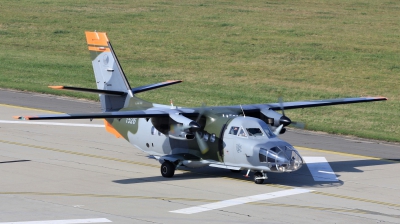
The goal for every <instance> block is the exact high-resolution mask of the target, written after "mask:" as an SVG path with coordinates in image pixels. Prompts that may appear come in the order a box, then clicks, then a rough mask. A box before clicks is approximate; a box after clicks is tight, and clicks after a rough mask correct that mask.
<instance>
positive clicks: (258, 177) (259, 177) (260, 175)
mask: <svg viewBox="0 0 400 224" xmlns="http://www.w3.org/2000/svg"><path fill="white" fill-rule="evenodd" d="M266 179H268V177H267V173H264V172H260V171H257V172H255V173H254V183H256V184H262V183H264V180H266Z"/></svg>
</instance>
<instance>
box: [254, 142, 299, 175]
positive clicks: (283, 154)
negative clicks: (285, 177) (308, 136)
mask: <svg viewBox="0 0 400 224" xmlns="http://www.w3.org/2000/svg"><path fill="white" fill-rule="evenodd" d="M261 154H262V155H261ZM260 160H262V161H263V160H265V161H266V162H268V165H269V167H270V169H271V171H273V172H293V171H296V170H298V169H300V167H301V166H302V165H303V159H302V158H301V156H300V154H299V153H298V152H297V150H296V149H295V148H293V147H292V146H275V147H272V148H270V149H262V150H261V151H260ZM262 161H261V162H262Z"/></svg>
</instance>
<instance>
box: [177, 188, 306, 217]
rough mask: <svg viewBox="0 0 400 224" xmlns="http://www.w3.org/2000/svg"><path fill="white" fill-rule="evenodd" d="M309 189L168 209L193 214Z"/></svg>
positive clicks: (303, 191)
mask: <svg viewBox="0 0 400 224" xmlns="http://www.w3.org/2000/svg"><path fill="white" fill-rule="evenodd" d="M311 191H313V190H308V189H302V188H295V189H290V190H284V191H277V192H272V193H267V194H259V195H254V196H248V197H242V198H235V199H230V200H226V201H220V202H215V203H210V204H205V205H200V206H195V207H190V208H184V209H179V210H175V211H170V212H173V213H181V214H194V213H199V212H205V211H210V210H214V209H220V208H225V207H230V206H235V205H241V204H246V203H250V202H255V201H262V200H267V199H273V198H279V197H285V196H290V195H296V194H303V193H308V192H311Z"/></svg>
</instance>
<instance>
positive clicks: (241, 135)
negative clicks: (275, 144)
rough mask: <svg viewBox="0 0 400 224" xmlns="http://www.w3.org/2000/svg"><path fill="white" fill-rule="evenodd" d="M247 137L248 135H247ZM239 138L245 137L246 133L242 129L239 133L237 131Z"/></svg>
mask: <svg viewBox="0 0 400 224" xmlns="http://www.w3.org/2000/svg"><path fill="white" fill-rule="evenodd" d="M249 135H250V133H249ZM239 136H240V137H247V135H246V132H245V131H244V129H243V128H241V129H240V131H239Z"/></svg>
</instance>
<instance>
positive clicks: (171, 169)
mask: <svg viewBox="0 0 400 224" xmlns="http://www.w3.org/2000/svg"><path fill="white" fill-rule="evenodd" d="M174 174H175V165H174V164H173V163H171V162H170V161H165V162H164V163H163V164H162V165H161V175H162V176H163V177H168V178H169V177H173V176H174Z"/></svg>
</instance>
